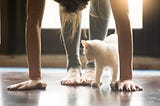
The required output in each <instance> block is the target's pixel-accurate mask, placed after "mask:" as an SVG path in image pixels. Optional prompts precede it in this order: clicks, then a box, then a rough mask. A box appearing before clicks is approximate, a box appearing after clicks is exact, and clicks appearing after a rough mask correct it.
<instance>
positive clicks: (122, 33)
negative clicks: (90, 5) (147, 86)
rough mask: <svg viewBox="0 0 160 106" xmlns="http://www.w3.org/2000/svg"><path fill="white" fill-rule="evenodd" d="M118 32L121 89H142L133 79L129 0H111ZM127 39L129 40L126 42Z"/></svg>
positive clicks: (119, 86)
mask: <svg viewBox="0 0 160 106" xmlns="http://www.w3.org/2000/svg"><path fill="white" fill-rule="evenodd" d="M110 1H111V7H112V11H113V15H114V18H115V23H116V29H117V33H118V44H119V59H120V83H119V85H118V89H119V90H124V89H126V90H128V91H130V90H141V89H142V88H141V87H140V86H138V85H136V84H134V82H133V81H132V58H133V50H132V48H133V47H132V45H133V44H132V32H131V27H130V21H129V17H128V0H123V1H122V0H118V1H117V0H116V1H115V0H110ZM126 41H127V42H126Z"/></svg>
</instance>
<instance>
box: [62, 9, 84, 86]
mask: <svg viewBox="0 0 160 106" xmlns="http://www.w3.org/2000/svg"><path fill="white" fill-rule="evenodd" d="M60 16H61V23H62V39H63V43H64V47H65V51H66V56H67V71H68V72H67V74H66V76H65V77H64V78H63V80H62V81H61V84H62V85H77V79H79V78H80V69H81V62H80V56H79V48H80V37H81V36H80V21H81V11H78V12H75V13H67V12H65V11H63V8H62V7H61V10H60Z"/></svg>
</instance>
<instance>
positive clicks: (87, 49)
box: [81, 40, 94, 61]
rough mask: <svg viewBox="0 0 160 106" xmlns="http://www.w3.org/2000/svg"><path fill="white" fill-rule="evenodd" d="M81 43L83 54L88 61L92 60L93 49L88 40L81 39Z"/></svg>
mask: <svg viewBox="0 0 160 106" xmlns="http://www.w3.org/2000/svg"><path fill="white" fill-rule="evenodd" d="M81 43H82V45H83V51H84V55H85V56H86V58H87V60H88V61H93V60H94V56H93V53H92V52H93V50H92V47H91V45H90V42H89V41H85V40H82V41H81Z"/></svg>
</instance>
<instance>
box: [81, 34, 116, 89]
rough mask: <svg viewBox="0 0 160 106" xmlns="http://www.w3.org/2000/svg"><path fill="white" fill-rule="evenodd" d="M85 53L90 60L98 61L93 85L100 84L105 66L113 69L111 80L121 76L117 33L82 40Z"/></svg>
mask: <svg viewBox="0 0 160 106" xmlns="http://www.w3.org/2000/svg"><path fill="white" fill-rule="evenodd" d="M81 42H82V45H83V47H84V53H85V55H86V58H87V60H88V61H93V60H94V61H95V62H96V72H95V80H94V81H93V82H92V84H91V85H92V86H95V87H97V86H100V84H101V82H100V80H101V76H102V73H103V70H104V69H105V68H109V69H110V71H111V81H117V80H118V79H119V78H118V76H119V53H118V39H117V34H112V35H110V36H108V37H106V38H105V39H104V40H103V41H101V40H87V41H85V40H82V41H81Z"/></svg>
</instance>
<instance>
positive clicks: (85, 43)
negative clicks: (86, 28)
mask: <svg viewBox="0 0 160 106" xmlns="http://www.w3.org/2000/svg"><path fill="white" fill-rule="evenodd" d="M81 43H82V45H83V47H85V48H87V47H88V42H87V41H85V40H81Z"/></svg>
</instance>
